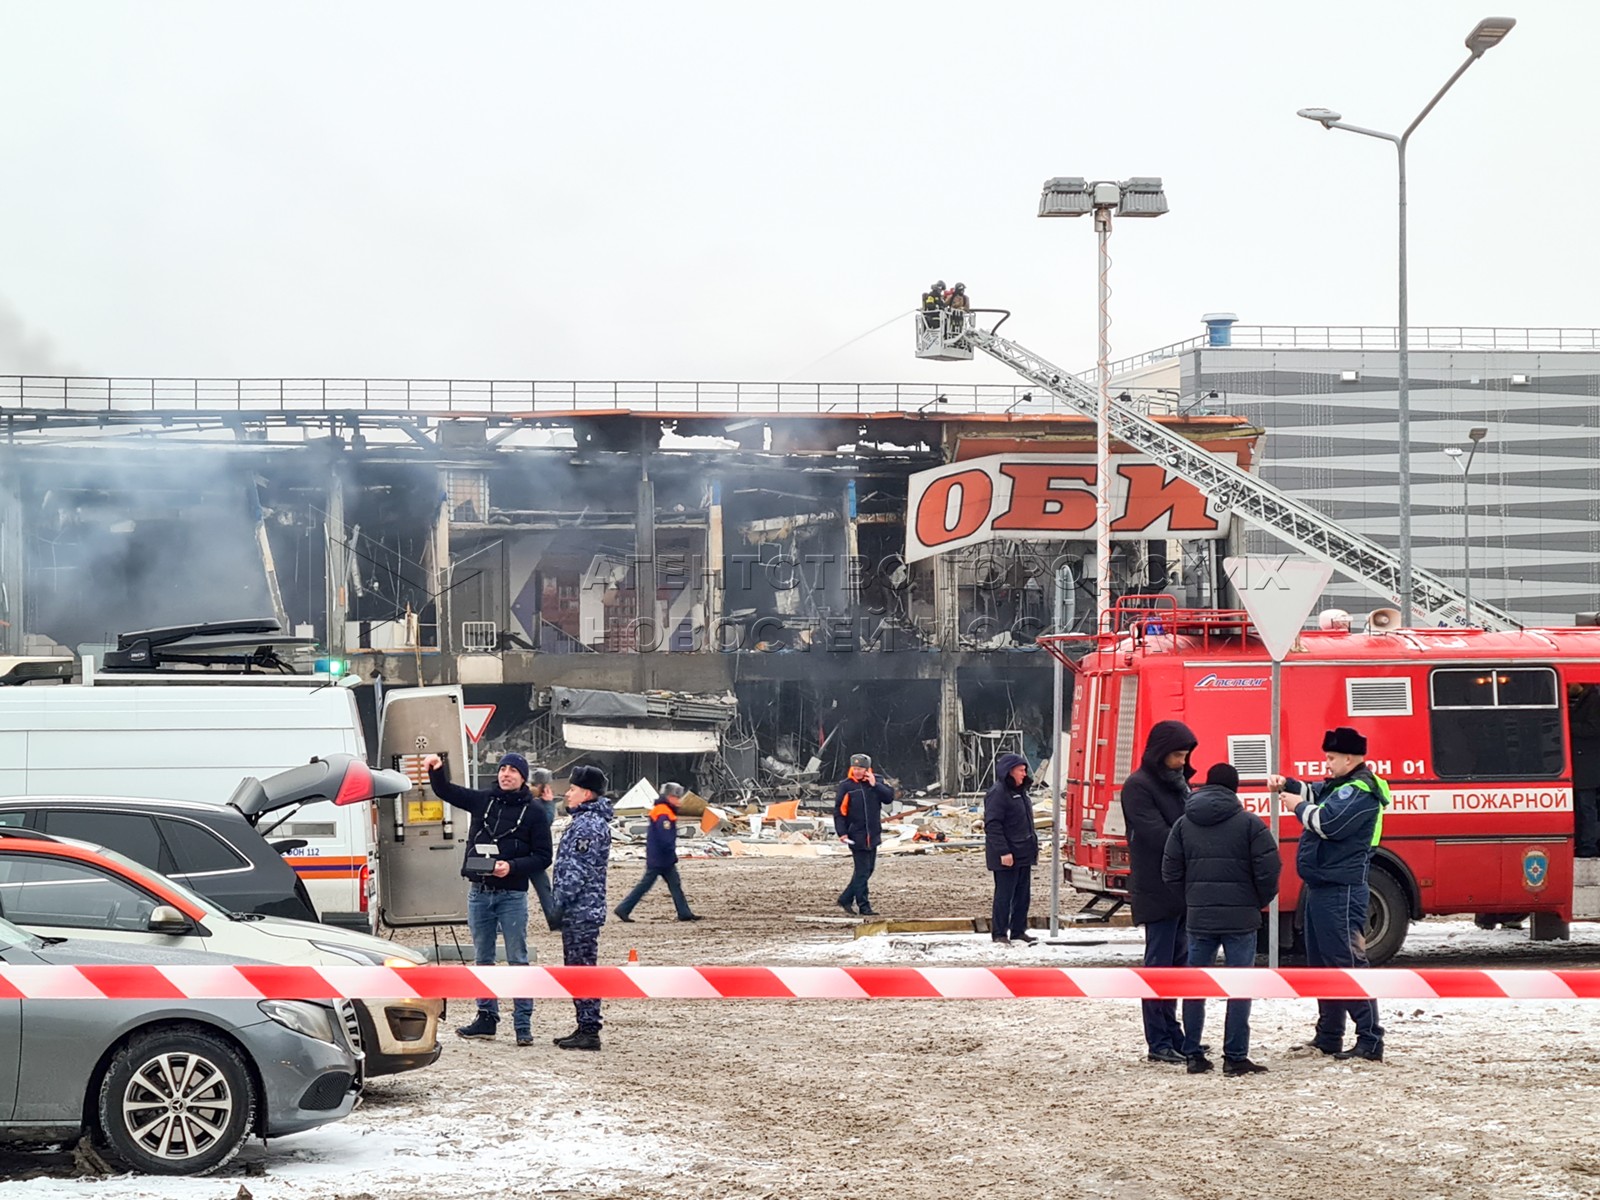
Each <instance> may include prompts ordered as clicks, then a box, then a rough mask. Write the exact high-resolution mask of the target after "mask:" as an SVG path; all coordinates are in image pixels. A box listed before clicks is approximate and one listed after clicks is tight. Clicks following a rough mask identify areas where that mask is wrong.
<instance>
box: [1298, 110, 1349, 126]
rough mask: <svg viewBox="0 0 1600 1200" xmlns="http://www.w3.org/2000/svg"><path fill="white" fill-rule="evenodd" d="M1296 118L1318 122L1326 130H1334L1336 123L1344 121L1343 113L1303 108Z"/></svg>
mask: <svg viewBox="0 0 1600 1200" xmlns="http://www.w3.org/2000/svg"><path fill="white" fill-rule="evenodd" d="M1295 116H1297V117H1304V118H1305V119H1306V120H1308V121H1316V122H1317V123H1318V124H1319V125H1321V126H1322V127H1323V128H1324V129H1332V128H1333V123H1334V122H1335V121H1342V120H1344V114H1343V113H1336V112H1334V111H1333V109H1331V108H1302V109H1301V110H1300V111H1299V112H1297V113H1295Z"/></svg>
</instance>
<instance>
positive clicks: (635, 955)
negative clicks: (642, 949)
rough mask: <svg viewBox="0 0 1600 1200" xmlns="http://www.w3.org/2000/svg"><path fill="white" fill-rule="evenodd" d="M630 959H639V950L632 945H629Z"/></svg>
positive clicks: (630, 960)
mask: <svg viewBox="0 0 1600 1200" xmlns="http://www.w3.org/2000/svg"><path fill="white" fill-rule="evenodd" d="M628 961H629V962H631V963H636V962H638V961H639V951H638V950H637V949H635V948H634V947H632V946H629V947H628Z"/></svg>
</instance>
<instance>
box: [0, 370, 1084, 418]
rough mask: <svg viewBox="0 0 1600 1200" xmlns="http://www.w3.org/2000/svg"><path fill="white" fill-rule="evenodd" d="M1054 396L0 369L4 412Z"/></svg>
mask: <svg viewBox="0 0 1600 1200" xmlns="http://www.w3.org/2000/svg"><path fill="white" fill-rule="evenodd" d="M1054 408H1055V402H1054V399H1053V397H1051V396H1050V395H1049V394H1047V393H1041V392H1039V389H1037V388H1029V387H1027V386H1024V385H1013V384H934V383H760V382H756V383H750V382H735V381H729V382H720V381H711V382H707V381H700V382H696V381H678V380H672V381H667V380H662V381H656V382H650V381H633V380H617V381H612V382H604V381H598V380H569V381H548V380H496V379H107V378H84V377H71V378H62V377H59V376H54V377H52V376H34V375H26V376H23V375H0V413H4V412H5V410H7V409H13V410H28V411H32V412H46V413H48V412H92V413H140V412H159V413H170V414H182V413H191V412H192V413H196V414H207V415H216V414H223V415H228V414H233V413H238V414H240V415H243V416H247V417H259V416H263V415H281V416H282V417H284V418H286V419H289V420H291V421H292V419H293V418H294V417H295V415H296V414H302V413H303V414H314V413H324V412H354V413H370V414H372V415H374V416H460V417H471V416H504V417H517V416H522V415H527V414H534V413H561V412H596V411H617V410H625V411H630V412H641V411H643V412H662V413H704V414H715V413H778V414H795V415H813V416H816V415H823V416H825V415H828V414H830V413H834V414H840V415H844V414H850V413H878V412H902V413H919V412H920V413H927V414H930V415H931V414H937V413H942V412H969V413H971V412H980V413H1005V412H1015V413H1017V414H1019V415H1025V414H1026V413H1028V412H1032V411H1051V410H1053V409H1054Z"/></svg>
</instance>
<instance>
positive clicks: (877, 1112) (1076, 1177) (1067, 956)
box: [0, 853, 1600, 1200]
mask: <svg viewBox="0 0 1600 1200" xmlns="http://www.w3.org/2000/svg"><path fill="white" fill-rule="evenodd" d="M640 869H642V868H641V865H640V864H634V863H617V864H614V866H613V871H612V889H611V890H612V899H613V902H615V901H616V900H617V899H619V898H620V897H621V896H622V894H623V893H624V892H625V891H626V889H627V888H628V887H629V886H631V884H632V883H633V881H634V879H635V878H636V876H637V873H638V871H639V870H640ZM848 872H849V864H848V862H844V861H838V860H827V859H824V860H808V859H788V860H785V859H739V860H720V861H688V862H685V864H684V868H683V874H684V879H685V884H686V887H687V890H688V892H689V896H690V899H691V902H692V903H693V904H694V906H695V908H696V909H697V910H698V911H700V912H702V913H703V914H705V917H706V919H705V920H704V921H702V922H700V923H698V924H680V923H678V922H676V921H674V920H672V917H671V906H670V904H669V902H668V900H667V897H666V895H665V892H664V891H663V890H661V889H659V888H658V889H657V891H656V892H655V893H652V895H651V896H650V897H649V898H648V899H647V900H646V901H645V902H644V904H643V905H641V906H640V908H639V910H638V912H637V913H636V914H635V923H634V924H632V925H623V924H620V923H617V922H612V923H611V924H608V925H607V926H606V930H605V934H604V936H603V939H602V942H601V952H602V956H603V961H607V962H613V963H620V962H623V961H625V960H626V959H627V956H628V951H629V950H630V949H637V951H638V954H639V958H640V961H641V962H643V963H647V964H648V963H656V964H666V963H681V964H693V963H731V962H745V963H763V964H784V963H790V964H812V965H814V964H871V963H903V964H933V963H941V964H973V965H976V964H985V963H1018V964H1029V965H1034V964H1047V963H1073V964H1079V965H1093V964H1127V963H1131V962H1136V961H1138V956H1139V946H1140V941H1139V935H1138V932H1137V931H1136V930H1130V929H1125V928H1109V929H1072V930H1068V931H1067V932H1066V933H1065V934H1064V935H1063V941H1065V942H1067V943H1069V944H1066V945H1043V944H1041V945H1039V946H1036V947H1032V948H1027V949H1024V948H1020V947H1018V948H1006V947H998V946H995V945H994V944H993V943H991V942H990V941H989V940H988V938H987V935H945V934H918V935H897V936H889V937H878V938H865V939H860V940H855V939H853V938H852V937H851V936H850V932H849V929H848V927H847V926H845V925H844V924H830V923H819V922H816V921H811V920H799V919H797V918H819V917H835V916H838V915H839V910H838V909H837V908H834V907H833V906H832V898H833V896H834V895H835V894H836V893H837V891H838V889H839V888H840V886H842V884H843V882H844V877H845V876H846V875H847V874H848ZM1047 879H1048V875H1047V873H1046V872H1044V871H1041V872H1040V874H1039V879H1038V884H1037V886H1036V892H1037V893H1039V894H1040V895H1041V896H1042V894H1043V893H1044V891H1045V890H1046V882H1047ZM874 885H875V889H874V903H875V904H876V905H877V907H878V908H879V909H880V910H881V911H883V912H884V913H886V914H887V915H891V916H896V917H936V916H970V915H973V914H977V913H981V912H984V911H986V910H987V904H988V876H987V874H986V873H985V872H984V870H983V861H982V855H981V854H975V853H945V854H928V855H921V856H907V857H897V858H892V859H887V860H886V861H884V862H883V863H882V865H881V866H880V868H879V871H878V875H877V878H876V879H875V880H874ZM1044 908H1045V902H1044V900H1038V901H1036V903H1035V906H1034V910H1035V912H1042V911H1044ZM405 940H407V941H412V942H416V941H419V940H420V939H419V938H418V937H417V936H416V935H415V934H410V933H408V934H407V935H405ZM533 940H534V942H535V945H536V947H537V953H538V955H539V956H540V960H541V961H545V962H552V961H557V960H558V957H559V952H560V950H559V942H558V940H557V937H556V936H555V935H553V934H549V933H547V932H545V931H544V930H542V929H539V930H537V931H536V932H535V934H534V939H533ZM1403 961H1404V962H1407V963H1411V964H1429V965H1452V966H1466V965H1479V964H1483V965H1495V966H1519V965H1520V966H1528V965H1541V966H1571V967H1591V966H1600V927H1579V928H1577V929H1576V930H1575V932H1574V939H1573V941H1572V942H1571V943H1567V944H1556V945H1532V944H1530V943H1529V942H1528V941H1527V935H1526V933H1520V932H1515V931H1495V932H1493V933H1485V932H1483V931H1480V930H1478V929H1476V928H1475V927H1474V926H1473V925H1472V924H1471V922H1470V921H1467V920H1450V921H1443V920H1435V921H1429V922H1426V923H1424V924H1422V925H1419V926H1416V927H1414V929H1413V932H1412V936H1411V940H1410V941H1409V942H1408V944H1407V949H1406V954H1405V956H1404V960H1403ZM508 1007H509V1006H508ZM1222 1012H1223V1007H1222V1004H1221V1003H1220V1002H1217V1003H1213V1004H1212V1005H1211V1008H1210V1011H1209V1013H1208V1025H1207V1040H1208V1041H1211V1042H1212V1043H1214V1044H1216V1045H1219V1046H1220V1042H1221V1035H1222V1028H1221V1025H1222ZM465 1013H466V1006H460V1005H452V1012H451V1020H452V1023H459V1021H460V1020H463V1019H465ZM1313 1013H1314V1006H1313V1005H1312V1004H1311V1003H1310V1002H1280V1001H1273V1002H1257V1004H1256V1005H1255V1012H1254V1018H1253V1021H1252V1029H1253V1041H1252V1056H1253V1057H1255V1058H1256V1059H1257V1061H1259V1062H1262V1063H1264V1064H1265V1065H1266V1066H1268V1067H1269V1068H1270V1073H1269V1074H1266V1075H1261V1076H1256V1077H1252V1078H1243V1079H1225V1078H1223V1077H1222V1076H1221V1075H1220V1072H1215V1073H1212V1074H1210V1075H1202V1076H1189V1075H1187V1074H1186V1073H1185V1072H1184V1071H1183V1070H1182V1069H1181V1068H1172V1067H1166V1066H1157V1065H1152V1064H1147V1063H1146V1062H1145V1061H1144V1045H1143V1040H1142V1038H1141V1036H1140V1032H1139V1016H1138V1006H1137V1004H1136V1003H1133V1002H1125V1001H1119V1002H1114V1003H1112V1002H1093V1001H1037V1002H1035V1001H1016V1002H987V1003H974V1002H959V1001H938V1002H916V1003H913V1002H898V1001H897V1002H857V1003H835V1004H826V1003H821V1002H745V1003H706V1002H659V1001H658V1002H638V1003H631V1004H608V1005H607V1006H606V1028H605V1032H604V1035H603V1036H604V1041H605V1048H604V1050H603V1051H602V1052H601V1053H599V1054H582V1053H571V1052H564V1051H561V1050H558V1049H556V1048H555V1047H554V1046H552V1045H551V1044H550V1040H549V1039H550V1038H551V1037H553V1036H557V1035H560V1034H564V1033H566V1032H568V1031H569V1030H570V1029H571V1028H572V1009H571V1006H570V1005H568V1004H560V1003H554V1002H550V1003H546V1002H540V1004H539V1005H538V1006H537V1008H536V1011H535V1016H534V1022H535V1031H536V1033H537V1035H538V1044H537V1045H536V1046H534V1047H533V1048H532V1049H522V1050H519V1049H517V1048H516V1047H515V1046H514V1045H512V1044H511V1040H510V1037H509V1020H507V1022H506V1023H505V1024H503V1025H502V1030H504V1031H505V1032H503V1033H502V1036H501V1038H500V1039H499V1040H498V1041H495V1042H489V1043H481V1042H476V1043H466V1042H461V1041H459V1040H457V1039H455V1038H454V1037H451V1038H450V1043H449V1044H448V1045H447V1046H446V1048H445V1055H444V1057H443V1058H442V1059H441V1060H440V1062H439V1063H438V1064H437V1065H436V1066H434V1067H432V1068H430V1069H428V1070H426V1071H421V1072H416V1073H413V1074H411V1075H408V1076H399V1077H395V1078H391V1079H385V1080H378V1081H376V1082H374V1083H372V1084H371V1085H370V1086H369V1087H368V1090H367V1096H366V1100H365V1102H364V1103H363V1105H362V1106H361V1108H360V1109H358V1110H357V1112H356V1113H355V1115H354V1116H352V1117H351V1118H350V1119H349V1120H347V1121H344V1122H342V1123H340V1124H336V1125H332V1126H328V1127H326V1128H324V1129H321V1130H318V1131H315V1132H312V1133H308V1134H301V1135H298V1136H295V1137H289V1138H283V1139H281V1140H275V1141H273V1142H271V1143H269V1144H268V1145H266V1146H262V1145H261V1144H260V1143H255V1144H252V1145H251V1146H249V1147H248V1148H247V1149H246V1150H245V1151H244V1152H243V1153H242V1154H241V1155H240V1157H239V1158H238V1159H237V1160H235V1162H234V1163H232V1164H230V1165H229V1166H228V1167H227V1168H226V1169H225V1170H224V1171H223V1172H222V1173H221V1174H220V1175H218V1176H213V1177H211V1178H207V1179H202V1180H181V1181H176V1182H172V1181H154V1180H148V1179H139V1178H128V1177H113V1178H95V1177H87V1176H83V1175H78V1174H75V1173H74V1171H73V1168H72V1166H71V1164H70V1159H69V1157H68V1156H66V1155H64V1154H54V1155H52V1154H22V1155H19V1154H4V1153H0V1174H4V1176H6V1178H7V1179H8V1182H0V1200H14V1198H16V1200H20V1198H22V1197H28V1198H29V1200H32V1198H35V1197H73V1198H82V1200H131V1198H133V1197H158V1196H159V1197H172V1198H174V1200H232V1198H233V1197H235V1196H237V1195H238V1194H239V1190H240V1188H241V1186H242V1187H244V1188H245V1189H246V1190H247V1191H248V1192H249V1194H251V1195H252V1196H254V1197H255V1198H256V1200H290V1198H300V1197H306V1198H311V1197H316V1198H318V1200H323V1198H327V1200H333V1198H343V1200H359V1198H363V1197H366V1198H371V1200H399V1198H402V1197H403V1198H405V1200H414V1198H419V1197H510V1196H525V1195H528V1194H530V1193H538V1194H540V1195H544V1196H555V1197H586V1198H587V1197H594V1198H602V1197H630V1198H631V1197H706V1198H710V1197H718V1198H721V1197H772V1198H777V1197H784V1198H788V1197H829V1198H830V1200H831V1198H836V1197H891V1196H895V1197H901V1196H915V1197H917V1198H918V1200H966V1198H967V1197H969V1196H972V1195H973V1194H975V1193H983V1194H987V1195H992V1196H1001V1197H1009V1196H1019V1197H1020V1196H1029V1197H1032V1196H1044V1197H1053V1196H1072V1197H1081V1198H1097V1197H1119V1198H1129V1200H1140V1198H1144V1197H1150V1198H1156V1197H1174V1196H1176V1197H1186V1198H1187V1197H1193V1198H1196V1200H1211V1198H1217V1200H1223V1198H1229V1200H1233V1198H1241V1197H1243V1198H1250V1197H1273V1198H1275V1200H1276V1198H1279V1197H1286V1196H1301V1195H1313V1194H1321V1195H1330V1196H1339V1197H1343V1198H1359V1200H1378V1198H1387V1197H1396V1198H1398V1197H1407V1198H1417V1197H1435V1196H1437V1197H1445V1196H1449V1197H1452V1198H1454V1200H1472V1198H1477V1197H1483V1198H1488V1197H1491V1196H1492V1197H1540V1198H1541V1200H1566V1198H1569V1197H1570V1198H1574V1200H1575V1198H1578V1197H1595V1196H1600V1104H1596V1103H1595V1097H1596V1091H1595V1089H1596V1086H1597V1085H1600V1047H1597V1038H1596V1025H1597V1024H1600V1007H1597V1006H1594V1005H1586V1004H1580V1003H1566V1004H1558V1003H1521V1004H1506V1003H1500V1004H1486V1003H1485V1004H1470V1003H1448V1004H1446V1003H1440V1004H1428V1005H1419V1004H1415V1003H1412V1004H1406V1005H1387V1006H1385V1007H1384V1009H1383V1013H1382V1016H1383V1022H1384V1025H1385V1027H1386V1028H1387V1030H1388V1040H1387V1052H1388V1056H1389V1058H1388V1061H1386V1062H1384V1063H1382V1064H1369V1063H1361V1064H1342V1063H1334V1062H1332V1061H1330V1060H1326V1059H1321V1058H1316V1059H1302V1058H1294V1057H1290V1056H1289V1055H1288V1050H1289V1048H1290V1046H1292V1045H1293V1044H1294V1043H1296V1042H1298V1041H1302V1040H1304V1038H1305V1037H1306V1036H1307V1035H1308V1033H1309V1032H1310V1028H1311V1023H1312V1019H1313ZM507 1017H508V1018H509V1012H508V1013H507ZM24 1176H26V1178H24Z"/></svg>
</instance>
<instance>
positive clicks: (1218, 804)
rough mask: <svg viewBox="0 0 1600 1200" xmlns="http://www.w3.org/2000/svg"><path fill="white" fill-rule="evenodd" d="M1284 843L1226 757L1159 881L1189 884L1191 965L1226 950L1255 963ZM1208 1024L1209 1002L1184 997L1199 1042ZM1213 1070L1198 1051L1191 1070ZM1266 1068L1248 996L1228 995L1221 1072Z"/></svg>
mask: <svg viewBox="0 0 1600 1200" xmlns="http://www.w3.org/2000/svg"><path fill="white" fill-rule="evenodd" d="M1282 866H1283V863H1282V860H1281V859H1280V858H1279V857H1278V847H1277V846H1276V845H1275V844H1274V843H1273V841H1272V831H1271V830H1269V829H1268V828H1267V827H1266V825H1265V823H1263V822H1262V820H1261V818H1260V817H1257V816H1255V815H1253V814H1251V813H1247V812H1245V810H1244V805H1242V804H1241V803H1239V772H1238V771H1236V770H1234V768H1233V767H1232V766H1231V765H1230V764H1228V763H1225V762H1222V763H1215V764H1213V766H1212V768H1211V769H1210V770H1209V771H1207V772H1206V782H1205V786H1204V787H1200V788H1197V789H1195V791H1194V793H1193V794H1192V795H1190V797H1189V799H1188V801H1187V802H1186V803H1185V804H1184V806H1183V816H1181V817H1179V818H1178V823H1177V824H1176V825H1174V826H1173V827H1172V833H1171V834H1169V835H1168V837H1167V848H1166V853H1165V855H1164V857H1163V858H1162V862H1161V878H1163V879H1164V880H1166V881H1167V882H1168V883H1170V884H1173V885H1174V886H1176V887H1179V888H1182V889H1183V900H1184V906H1185V909H1186V912H1187V915H1188V926H1189V965H1190V966H1191V967H1209V966H1211V964H1212V963H1214V962H1216V961H1217V950H1218V949H1219V948H1220V949H1221V950H1222V962H1223V965H1224V966H1229V967H1250V966H1254V965H1255V961H1256V934H1257V933H1258V932H1259V931H1260V929H1261V910H1262V909H1263V908H1265V907H1267V905H1269V904H1271V903H1272V898H1273V897H1274V896H1276V895H1277V894H1278V873H1279V871H1280V870H1281V869H1282ZM1205 1024H1206V1002H1205V1001H1204V1000H1185V1001H1184V1002H1183V1029H1184V1032H1185V1033H1186V1034H1187V1035H1188V1036H1189V1038H1190V1040H1191V1041H1193V1042H1198V1041H1199V1040H1200V1036H1201V1033H1202V1032H1203V1031H1204V1029H1205ZM1209 1070H1211V1060H1210V1059H1208V1058H1207V1057H1206V1056H1205V1055H1204V1054H1203V1053H1201V1052H1200V1051H1198V1050H1195V1051H1193V1052H1192V1053H1191V1054H1190V1055H1189V1073H1190V1074H1191V1075H1199V1074H1200V1073H1202V1072H1204V1071H1209ZM1265 1070H1266V1068H1265V1067H1263V1066H1260V1065H1259V1064H1257V1063H1253V1062H1251V1061H1250V1001H1248V1000H1229V1001H1228V1018H1227V1022H1226V1024H1225V1025H1224V1027H1223V1037H1222V1073H1223V1074H1224V1075H1256V1074H1259V1073H1261V1072H1262V1071H1265Z"/></svg>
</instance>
